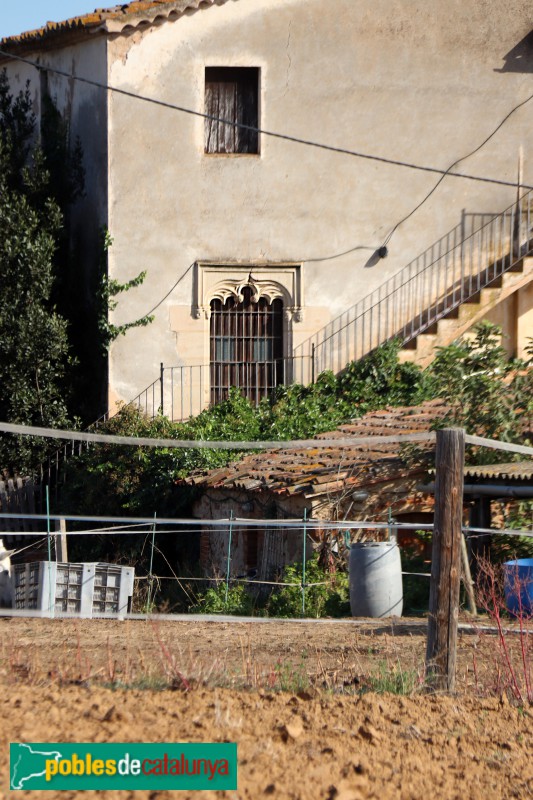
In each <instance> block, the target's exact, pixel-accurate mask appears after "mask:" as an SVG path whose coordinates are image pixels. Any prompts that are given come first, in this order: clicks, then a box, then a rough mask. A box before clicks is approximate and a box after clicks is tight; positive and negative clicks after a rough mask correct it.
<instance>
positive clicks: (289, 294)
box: [192, 261, 304, 345]
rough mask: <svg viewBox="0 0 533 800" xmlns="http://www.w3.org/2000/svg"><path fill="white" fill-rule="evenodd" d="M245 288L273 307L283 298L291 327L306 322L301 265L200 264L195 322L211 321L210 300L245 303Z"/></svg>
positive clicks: (195, 288)
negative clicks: (228, 300)
mask: <svg viewBox="0 0 533 800" xmlns="http://www.w3.org/2000/svg"><path fill="white" fill-rule="evenodd" d="M245 286H249V287H250V288H251V289H252V296H253V297H254V299H255V300H259V298H261V297H265V298H266V299H267V300H268V301H269V303H271V302H272V301H273V300H275V299H276V298H278V297H279V298H281V299H282V300H283V311H284V316H285V322H286V324H287V325H288V326H289V327H290V326H291V325H292V323H298V322H302V321H303V306H304V298H303V270H302V265H301V264H294V263H290V262H283V263H270V264H256V263H255V264H254V263H230V262H220V261H217V262H208V261H197V262H196V264H195V268H194V280H193V304H192V316H193V318H194V319H202V318H203V319H205V320H209V319H210V316H211V300H214V299H219V300H221V301H222V302H223V303H224V302H225V301H226V300H227V299H228V297H232V296H233V297H235V299H236V301H237V302H242V290H243V288H244V287H245ZM288 333H289V331H288ZM290 338H292V337H290V336H289V337H288V338H287V345H290V342H289V341H288V340H289V339H290Z"/></svg>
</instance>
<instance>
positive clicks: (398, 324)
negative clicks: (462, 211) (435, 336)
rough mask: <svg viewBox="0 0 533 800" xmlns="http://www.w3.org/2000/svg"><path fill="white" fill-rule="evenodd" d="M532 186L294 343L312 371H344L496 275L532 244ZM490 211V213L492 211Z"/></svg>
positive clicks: (410, 335)
mask: <svg viewBox="0 0 533 800" xmlns="http://www.w3.org/2000/svg"><path fill="white" fill-rule="evenodd" d="M532 211H533V191H528V192H527V193H526V194H524V195H522V197H520V198H519V199H518V200H517V201H516V203H514V204H513V205H512V206H510V207H509V208H507V209H506V210H505V211H503V212H502V213H500V214H495V215H468V216H466V215H464V216H463V220H462V222H461V224H460V225H457V226H456V227H455V228H453V230H451V231H450V232H449V233H448V234H446V235H445V236H444V237H443V238H442V239H439V241H438V242H436V243H435V244H433V245H432V246H431V247H430V248H428V249H427V250H426V251H425V252H424V253H422V254H421V255H420V256H418V258H416V259H415V260H414V261H412V262H411V263H410V264H408V265H407V266H406V267H405V268H404V269H402V270H400V272H398V273H396V274H395V275H393V276H392V277H391V278H389V280H387V281H386V282H385V283H383V284H382V285H381V286H379V287H378V288H377V289H375V290H374V291H373V292H372V293H371V294H369V295H367V296H366V297H364V298H363V299H362V300H360V301H359V302H358V303H356V304H355V305H353V306H352V307H351V308H349V309H348V310H347V311H345V312H344V313H343V314H341V315H340V316H338V317H337V318H336V319H334V320H332V322H330V323H329V324H328V325H326V326H325V327H324V328H323V329H322V330H320V331H319V332H318V333H316V334H314V335H313V336H311V337H310V338H309V339H307V340H306V341H305V342H304V343H303V344H302V345H300V346H299V347H298V348H297V349H296V350H295V355H298V356H304V355H310V356H312V357H313V366H314V373H315V374H316V375H318V374H319V373H320V372H322V371H324V370H326V369H329V370H332V371H333V372H339V371H341V370H342V369H344V367H345V366H346V365H347V364H348V363H349V362H350V361H354V360H358V359H360V358H362V357H363V356H365V355H366V354H368V353H369V352H371V351H372V350H374V349H375V348H376V347H377V346H378V345H380V344H383V343H384V342H386V341H389V340H390V339H393V338H400V339H401V340H402V342H403V343H404V344H406V343H407V342H409V341H410V340H412V339H414V338H415V337H416V336H418V335H419V334H420V333H422V332H423V331H426V330H428V328H430V327H431V326H432V325H434V324H435V323H436V322H438V320H439V319H441V318H442V317H444V316H446V315H448V314H450V312H452V311H454V309H456V308H458V307H459V306H460V305H461V304H462V303H464V302H466V301H467V300H469V299H471V298H472V297H474V296H475V295H476V294H477V293H478V292H479V291H480V290H481V289H483V288H485V287H487V286H490V284H492V283H495V282H496V281H497V280H498V279H499V278H500V277H501V276H502V275H503V274H504V273H505V272H508V271H510V270H512V269H513V268H514V267H515V266H516V265H517V264H518V263H519V262H520V260H521V259H522V258H523V257H524V256H525V255H527V254H528V253H530V252H532V249H533V240H532V222H533V220H532V216H533V215H532ZM487 216H488V219H487Z"/></svg>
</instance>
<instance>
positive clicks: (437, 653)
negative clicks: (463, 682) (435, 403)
mask: <svg viewBox="0 0 533 800" xmlns="http://www.w3.org/2000/svg"><path fill="white" fill-rule="evenodd" d="M464 456H465V432H464V430H462V429H460V428H444V429H443V430H440V431H437V448H436V454H435V467H436V476H435V519H434V527H433V548H432V560H431V583H430V591H429V619H428V638H427V650H426V677H427V678H428V680H429V683H430V685H431V686H432V688H434V689H436V690H441V691H442V690H444V691H448V692H452V691H453V690H454V688H455V662H456V651H457V621H458V616H459V587H460V580H461V537H462V524H463V483H464V475H463V471H464Z"/></svg>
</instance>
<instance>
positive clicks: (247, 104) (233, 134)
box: [205, 67, 259, 153]
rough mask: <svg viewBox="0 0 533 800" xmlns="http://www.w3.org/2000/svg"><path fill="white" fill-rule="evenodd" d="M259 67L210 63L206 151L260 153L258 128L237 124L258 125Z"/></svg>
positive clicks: (207, 81) (206, 77) (207, 88)
mask: <svg viewBox="0 0 533 800" xmlns="http://www.w3.org/2000/svg"><path fill="white" fill-rule="evenodd" d="M258 94H259V70H258V69H257V68H256V67H206V70H205V113H206V114H208V115H209V116H211V117H215V119H206V120H205V152H206V153H257V152H259V149H258V148H259V136H258V133H257V131H256V130H247V129H245V128H239V127H237V126H236V125H234V124H226V123H225V122H221V121H219V120H227V121H228V122H229V123H238V124H241V125H251V126H252V127H254V128H257V127H258V121H259V116H258V109H259V100H258Z"/></svg>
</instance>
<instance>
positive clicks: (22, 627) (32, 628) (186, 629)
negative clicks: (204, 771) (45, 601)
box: [0, 619, 533, 800]
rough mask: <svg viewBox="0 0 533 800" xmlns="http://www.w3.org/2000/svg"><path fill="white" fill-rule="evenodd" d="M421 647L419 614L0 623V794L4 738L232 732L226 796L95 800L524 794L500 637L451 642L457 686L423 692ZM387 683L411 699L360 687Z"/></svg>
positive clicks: (530, 774) (519, 728)
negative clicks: (354, 620) (234, 755)
mask: <svg viewBox="0 0 533 800" xmlns="http://www.w3.org/2000/svg"><path fill="white" fill-rule="evenodd" d="M513 641H514V642H516V641H518V638H517V637H516V636H515V637H514V638H513ZM513 646H514V645H513ZM424 650H425V628H424V625H423V624H422V622H421V621H420V620H418V621H415V620H411V621H402V623H401V624H396V625H394V627H392V628H391V626H390V624H385V623H374V625H372V626H370V627H365V628H361V627H357V626H356V625H355V624H353V625H352V624H345V625H336V624H334V623H331V624H329V623H325V624H316V623H315V624H314V623H307V624H295V623H273V624H271V623H269V624H260V623H240V624H232V623H197V622H190V623H183V622H176V623H174V622H164V623H159V624H157V625H154V624H152V623H145V622H122V623H121V622H112V621H96V620H94V621H89V620H85V621H74V620H72V621H71V620H68V621H67V620H63V621H61V620H55V621H49V620H21V619H18V620H0V683H1V685H2V689H3V691H2V697H1V700H0V703H1V704H2V719H3V720H4V722H3V725H2V727H1V729H0V731H1V732H0V739H1V743H0V774H2V776H4V777H3V780H2V789H3V791H4V794H3V796H6V797H7V791H6V790H7V778H6V776H7V772H8V763H7V761H8V743H9V742H10V741H29V742H32V741H51V742H70V741H72V742H76V741H77V742H108V741H109V742H111V741H117V742H128V741H130V742H137V741H139V742H142V741H144V742H158V741H160V742H179V741H198V742H206V741H236V742H237V743H238V748H239V749H238V753H239V789H238V791H237V792H228V793H224V792H222V793H217V794H215V793H212V792H205V793H187V792H182V793H168V792H160V793H154V792H151V793H150V792H136V793H135V795H133V794H132V793H127V792H114V793H112V792H101V793H100V796H102V797H104V798H106V797H115V796H116V797H117V798H118V797H124V798H126V797H128V798H130V797H131V798H133V797H134V796H135V798H142V799H143V800H156V798H167V797H168V798H170V797H173V796H176V797H183V798H186V797H191V798H194V797H200V796H201V797H206V798H210V797H212V798H215V797H221V798H232V800H234V799H236V798H247V799H248V798H250V800H251V799H252V798H253V799H254V800H255V798H260V797H265V798H267V797H273V798H280V799H281V800H285V798H287V800H290V799H292V798H294V799H296V798H301V800H315V799H316V800H358V798H374V797H375V798H385V800H386V799H387V798H395V799H396V798H400V800H403V799H404V798H405V800H408V799H409V800H410V799H411V798H424V800H426V798H430V797H431V798H433V797H436V798H439V800H441V799H442V800H448V799H450V800H451V798H461V800H466V799H467V798H468V800H477V799H478V798H479V800H489V798H494V799H495V800H496V799H498V800H500V798H529V797H532V796H533V761H532V759H531V753H532V752H533V711H532V710H531V707H528V708H526V709H524V708H518V707H516V706H515V705H514V704H513V701H512V697H511V695H510V693H509V691H505V690H504V689H505V687H504V686H503V682H502V678H501V675H502V673H501V667H500V672H498V661H497V656H498V647H497V640H496V639H495V638H494V637H492V636H488V635H481V634H479V633H474V634H463V635H462V636H461V637H460V642H459V650H458V693H457V695H455V696H453V697H445V696H435V695H427V694H424V693H423V692H422V687H421V685H420V681H418V679H417V676H418V675H419V676H420V677H421V676H422V668H423V660H424ZM517 655H518V651H517ZM474 657H475V658H474ZM474 662H475V663H476V669H475V671H474V668H473V664H474ZM516 663H518V662H516ZM498 674H499V675H500V683H499V684H498V683H497V680H498ZM476 675H477V678H476ZM391 680H392V681H393V682H394V683H395V685H396V686H401V684H402V682H403V683H404V688H408V689H410V690H411V691H410V694H409V695H408V696H399V695H396V694H389V693H383V692H381V691H380V692H379V693H376V692H375V691H367V690H368V689H371V688H374V689H382V688H384V686H385V685H386V683H387V681H388V682H389V683H390V681H391ZM126 685H127V687H128V688H124V687H125V686H126ZM108 686H112V687H113V688H108ZM144 687H146V688H144ZM154 687H165V688H163V689H162V690H160V691H155V690H154ZM169 687H171V688H169ZM185 689H187V691H185ZM494 689H495V690H496V696H489V694H490V693H491V691H492V690H494ZM363 690H364V691H363ZM33 794H34V795H35V796H36V797H37V796H38V795H39V793H33ZM92 794H93V793H90V792H84V793H83V795H82V797H83V798H90V797H91V796H92ZM19 796H20V797H21V798H22V796H23V793H22V792H18V793H17V792H13V793H10V794H9V797H10V798H18V797H19ZM32 796H33V795H32ZM61 796H62V797H64V798H69V797H74V796H75V795H74V793H68V792H65V793H62V795H61ZM52 797H53V793H52V792H45V793H43V798H52Z"/></svg>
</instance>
